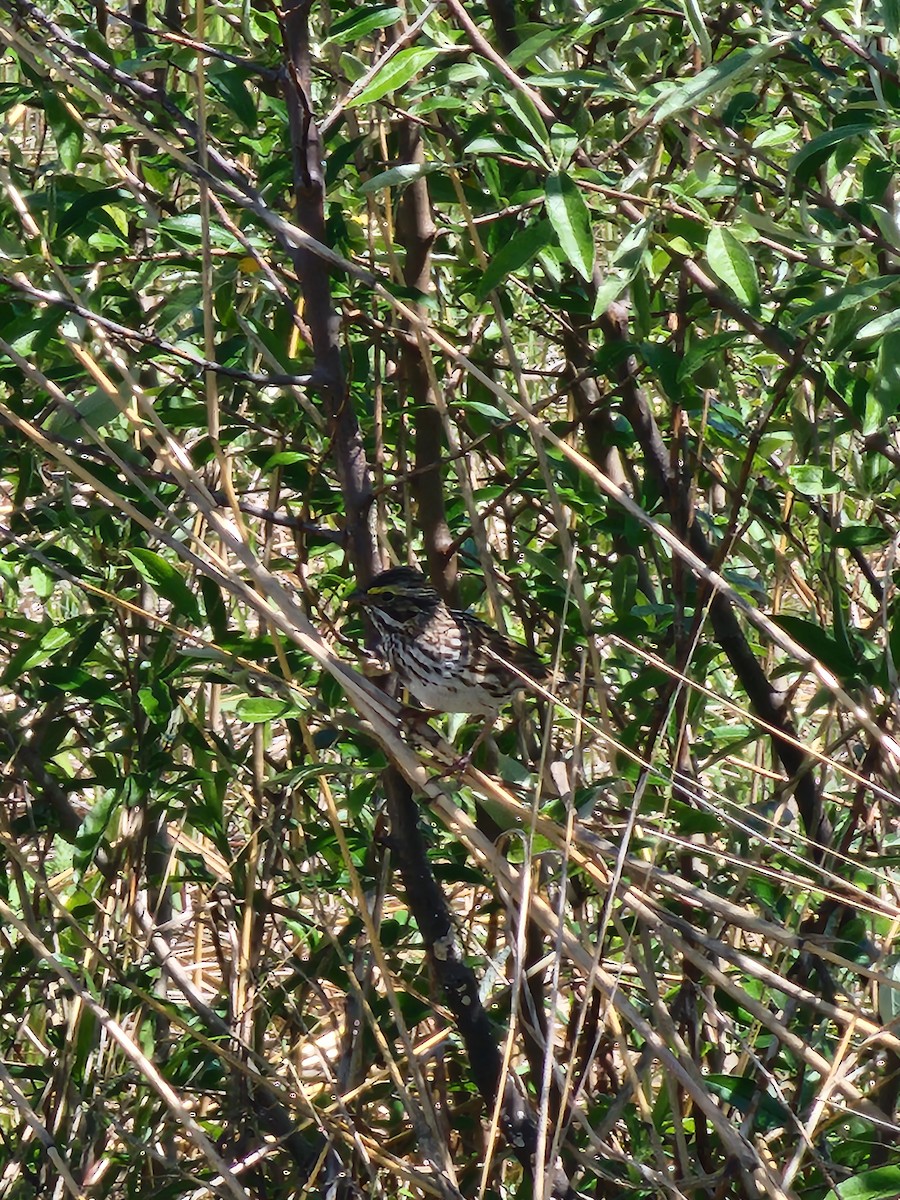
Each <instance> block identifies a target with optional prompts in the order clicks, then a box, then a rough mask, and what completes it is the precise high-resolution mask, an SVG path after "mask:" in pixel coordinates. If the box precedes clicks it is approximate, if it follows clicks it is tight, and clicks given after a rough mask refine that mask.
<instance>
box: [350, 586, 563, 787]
mask: <svg viewBox="0 0 900 1200" xmlns="http://www.w3.org/2000/svg"><path fill="white" fill-rule="evenodd" d="M350 601H351V603H355V604H358V605H360V606H361V607H362V608H364V609H365V610H366V612H367V613H368V614H369V617H370V619H371V621H372V624H373V625H374V626H375V630H376V632H377V634H378V636H379V639H380V651H381V653H382V655H383V656H384V658H385V659H386V660H387V662H388V663H390V665H391V667H392V668H393V670H394V672H395V673H396V675H397V677H398V679H399V680H400V682H401V683H402V684H403V686H404V687H406V688H408V689H409V691H410V692H411V693H412V694H413V696H415V698H416V699H417V700H418V701H419V703H420V704H422V705H424V706H425V708H428V709H431V710H432V711H434V712H454V713H456V712H458V713H472V714H473V715H478V716H482V717H484V718H485V721H486V723H485V726H484V728H483V729H482V730H481V732H480V733H479V735H478V737H477V739H476V741H475V744H474V745H473V746H472V748H471V749H470V750H469V752H468V754H467V755H465V756H464V758H463V759H462V760H461V764H462V765H466V764H467V763H468V762H469V761H470V760H471V757H472V754H473V752H474V750H475V749H476V747H477V746H478V745H480V744H481V742H483V741H484V739H485V738H486V737H487V735H488V734H489V733H490V731H491V729H492V728H493V726H494V724H495V722H496V720H497V718H498V716H499V715H500V709H501V708H502V707H503V705H504V704H506V703H508V702H509V701H510V700H512V698H513V696H514V695H515V694H516V692H518V691H521V690H522V689H523V688H525V689H527V688H528V687H529V685H530V684H533V683H538V684H541V685H543V684H545V683H546V682H547V680H548V679H549V676H550V671H549V668H548V667H547V665H546V663H544V662H543V660H542V659H541V658H539V657H538V655H537V654H535V653H534V652H533V651H532V650H529V648H528V647H527V646H523V645H522V644H521V643H520V642H514V641H511V640H510V639H509V638H506V637H504V636H503V635H502V634H501V633H498V632H497V630H496V629H492V628H491V627H490V625H486V624H485V622H484V621H481V620H479V619H478V617H475V616H473V615H472V614H471V613H468V612H462V611H461V610H459V609H454V608H450V607H448V605H446V604H445V603H444V601H443V600H442V599H441V597H440V594H439V593H438V592H437V591H435V589H434V588H433V587H432V586H431V584H430V583H429V582H428V580H427V579H426V578H425V576H424V575H423V574H422V573H421V571H416V570H415V569H414V568H413V567H392V568H391V569H390V570H389V571H382V572H381V574H380V575H376V576H375V578H374V579H373V580H372V582H371V583H370V584H369V586H368V587H367V588H365V589H363V590H362V591H358V592H354V594H353V595H352V596H351V597H350Z"/></svg>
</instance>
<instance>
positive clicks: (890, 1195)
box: [825, 1166, 900, 1200]
mask: <svg viewBox="0 0 900 1200" xmlns="http://www.w3.org/2000/svg"><path fill="white" fill-rule="evenodd" d="M898 1196H900V1167H896V1166H894V1167H875V1168H874V1169H873V1170H871V1171H863V1172H862V1174H860V1175H854V1176H853V1178H852V1179H845V1180H844V1182H843V1183H839V1184H838V1186H837V1187H836V1188H834V1189H832V1191H830V1192H829V1193H828V1195H827V1196H826V1197H825V1200H897V1197H898Z"/></svg>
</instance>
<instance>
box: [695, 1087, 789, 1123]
mask: <svg viewBox="0 0 900 1200" xmlns="http://www.w3.org/2000/svg"><path fill="white" fill-rule="evenodd" d="M704 1082H705V1083H706V1086H707V1087H708V1088H709V1090H710V1091H711V1092H712V1093H713V1094H714V1095H716V1096H719V1097H721V1099H723V1100H725V1101H726V1102H727V1103H728V1104H730V1105H732V1107H733V1108H736V1109H737V1110H738V1112H740V1113H748V1112H749V1111H750V1109H751V1106H755V1108H756V1124H757V1126H758V1128H760V1129H773V1128H777V1127H778V1126H779V1125H784V1124H786V1123H788V1122H789V1120H790V1112H789V1110H788V1109H787V1108H786V1107H785V1106H784V1105H783V1104H782V1103H781V1102H780V1101H779V1100H777V1099H776V1098H775V1097H774V1096H770V1095H769V1093H768V1092H761V1090H760V1088H759V1086H758V1084H757V1082H756V1080H755V1079H754V1078H753V1077H752V1076H750V1075H718V1074H717V1075H706V1076H704Z"/></svg>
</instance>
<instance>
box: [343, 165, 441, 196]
mask: <svg viewBox="0 0 900 1200" xmlns="http://www.w3.org/2000/svg"><path fill="white" fill-rule="evenodd" d="M445 166H446V164H445V163H403V164H402V165H401V166H399V167H391V169H390V170H389V171H382V172H381V173H380V174H378V175H373V176H372V178H371V179H367V180H366V181H365V182H364V183H361V184H360V185H359V191H360V192H363V193H368V192H380V191H383V190H384V189H385V188H389V187H396V186H398V185H402V184H406V183H413V182H414V181H415V180H416V179H421V178H422V177H423V175H431V174H432V173H433V172H434V171H443V170H444V169H445Z"/></svg>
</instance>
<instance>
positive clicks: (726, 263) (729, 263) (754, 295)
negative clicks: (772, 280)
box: [706, 225, 759, 310]
mask: <svg viewBox="0 0 900 1200" xmlns="http://www.w3.org/2000/svg"><path fill="white" fill-rule="evenodd" d="M706 261H707V262H708V263H709V265H710V267H711V268H712V270H713V271H714V272H715V273H716V275H717V276H718V277H719V279H721V280H722V282H723V283H724V284H725V286H726V287H727V288H730V290H731V291H732V292H734V294H735V296H737V298H738V300H740V301H741V303H742V304H744V305H746V307H747V308H749V309H752V310H756V309H758V308H759V280H758V278H757V275H756V267H755V266H754V263H753V259H752V258H751V257H750V255H749V253H748V252H747V248H746V246H745V245H744V243H743V242H741V241H739V240H738V239H737V238H736V237H735V236H734V234H733V233H732V232H731V230H730V229H725V228H724V227H723V226H721V225H714V226H713V227H712V229H711V230H710V232H709V238H708V240H707V242H706Z"/></svg>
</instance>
